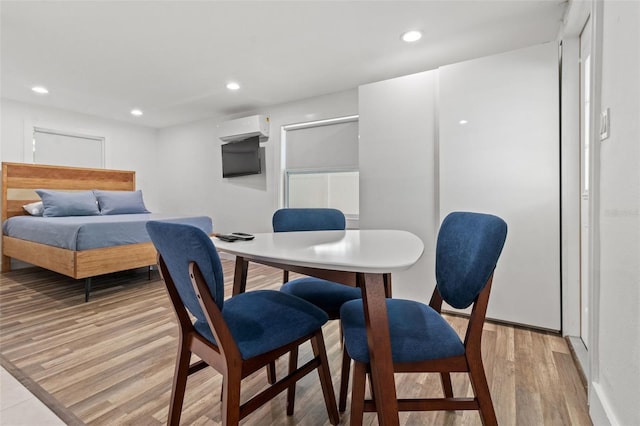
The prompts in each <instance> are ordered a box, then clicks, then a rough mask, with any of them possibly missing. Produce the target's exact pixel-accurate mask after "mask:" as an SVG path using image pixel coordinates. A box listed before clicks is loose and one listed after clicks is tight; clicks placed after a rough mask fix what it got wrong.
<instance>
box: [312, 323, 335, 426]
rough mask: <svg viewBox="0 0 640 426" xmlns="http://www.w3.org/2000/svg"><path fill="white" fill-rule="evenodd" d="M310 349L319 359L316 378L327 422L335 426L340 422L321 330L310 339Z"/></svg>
mask: <svg viewBox="0 0 640 426" xmlns="http://www.w3.org/2000/svg"><path fill="white" fill-rule="evenodd" d="M311 347H312V348H313V354H314V356H316V357H318V358H319V359H320V365H319V366H318V376H319V378H320V385H321V386H322V394H323V396H324V403H325V405H326V406H327V414H328V415H329V422H330V423H331V424H332V425H337V424H338V423H339V422H340V415H339V414H338V407H337V406H336V395H335V393H334V392H333V382H332V381H331V371H329V359H328V358H327V349H326V347H325V345H324V338H323V337H322V330H319V331H318V332H316V334H315V336H314V337H312V338H311Z"/></svg>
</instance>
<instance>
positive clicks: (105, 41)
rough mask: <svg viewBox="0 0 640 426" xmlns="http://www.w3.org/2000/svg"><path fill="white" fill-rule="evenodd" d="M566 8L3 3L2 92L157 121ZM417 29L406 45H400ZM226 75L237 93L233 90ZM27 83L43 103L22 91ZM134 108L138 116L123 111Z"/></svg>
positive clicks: (386, 74) (417, 66) (348, 82)
mask: <svg viewBox="0 0 640 426" xmlns="http://www.w3.org/2000/svg"><path fill="white" fill-rule="evenodd" d="M565 7H566V2H565V1H563V0H542V1H527V0H510V1H507V0H502V1H486V0H472V1H461V0H446V1H237V0H236V1H159V0H158V1H115V0H113V1H87V0H85V1H51V0H49V1H7V0H2V1H1V3H0V14H1V55H2V56H1V62H0V65H1V86H0V90H1V91H0V95H1V96H2V97H3V98H7V99H13V100H18V101H23V102H27V103H32V104H39V105H45V106H50V107H56V108H62V109H66V110H72V111H77V112H82V113H88V114H92V115H96V116H100V117H106V118H111V119H116V120H121V121H127V122H131V123H137V124H142V125H146V126H151V127H159V128H160V127H166V126H171V125H174V124H179V123H185V122H189V121H194V120H198V119H202V118H207V117H219V116H226V115H231V114H237V113H242V112H248V111H252V110H256V109H260V110H265V108H266V109H268V107H269V106H270V105H277V104H280V103H284V102H288V101H293V100H298V99H304V98H308V97H313V96H317V95H322V94H328V93H333V92H338V91H342V90H346V89H351V88H355V87H357V86H359V85H361V84H364V83H370V82H374V81H380V80H384V79H388V78H392V77H397V76H401V75H406V74H411V73H414V72H419V71H424V70H429V69H434V68H437V67H438V66H440V65H444V64H450V63H454V62H459V61H461V60H466V59H471V58H475V57H481V56H486V55H489V54H493V53H498V52H503V51H508V50H512V49H517V48H520V47H525V46H530V45H533V44H537V43H543V42H546V41H551V40H554V39H556V37H557V34H558V31H559V29H560V26H561V24H562V17H563V15H564V10H565ZM409 29H420V30H422V31H423V32H424V36H423V38H422V40H420V41H419V42H417V43H415V44H405V43H403V42H401V41H400V34H401V33H402V32H404V31H406V30H409ZM229 81H237V82H239V83H240V84H241V85H242V88H241V89H240V90H239V91H237V92H230V91H228V90H227V89H226V88H225V85H226V83H227V82H229ZM34 85H43V86H45V87H47V88H48V89H49V94H48V95H37V94H35V93H33V92H32V91H31V87H33V86H34ZM133 108H140V109H142V110H143V111H144V115H143V116H142V117H133V116H131V115H130V114H129V111H130V110H131V109H133Z"/></svg>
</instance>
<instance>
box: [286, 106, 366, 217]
mask: <svg viewBox="0 0 640 426" xmlns="http://www.w3.org/2000/svg"><path fill="white" fill-rule="evenodd" d="M284 130H285V132H284V138H283V144H282V145H283V157H282V158H283V164H284V166H283V168H284V180H285V185H284V206H285V207H331V208H337V209H339V210H341V211H342V212H343V213H344V214H345V215H346V216H347V219H352V220H353V219H357V218H358V215H359V204H360V203H359V172H358V117H357V116H349V117H342V118H336V119H331V120H323V121H317V122H310V123H301V124H295V125H289V126H284Z"/></svg>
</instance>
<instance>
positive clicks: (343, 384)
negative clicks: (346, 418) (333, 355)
mask: <svg viewBox="0 0 640 426" xmlns="http://www.w3.org/2000/svg"><path fill="white" fill-rule="evenodd" d="M350 369H351V358H349V354H348V353H347V349H346V348H344V347H343V348H342V371H341V373H340V398H339V400H340V402H339V404H338V410H339V411H340V412H341V413H344V411H345V410H346V409H347V393H348V392H349V370H350Z"/></svg>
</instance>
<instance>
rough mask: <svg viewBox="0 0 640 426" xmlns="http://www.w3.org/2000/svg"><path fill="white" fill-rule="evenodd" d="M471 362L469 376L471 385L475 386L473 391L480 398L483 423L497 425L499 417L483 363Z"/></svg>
mask: <svg viewBox="0 0 640 426" xmlns="http://www.w3.org/2000/svg"><path fill="white" fill-rule="evenodd" d="M469 364H470V365H469V378H470V379H471V387H473V391H474V393H475V394H476V398H477V399H478V405H479V406H480V418H481V419H482V424H483V425H484V426H497V425H498V419H497V418H496V412H495V410H494V409H493V402H491V393H490V392H489V384H488V383H487V377H486V376H485V374H484V368H483V366H482V363H481V362H480V365H478V364H477V363H474V364H472V363H469Z"/></svg>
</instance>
